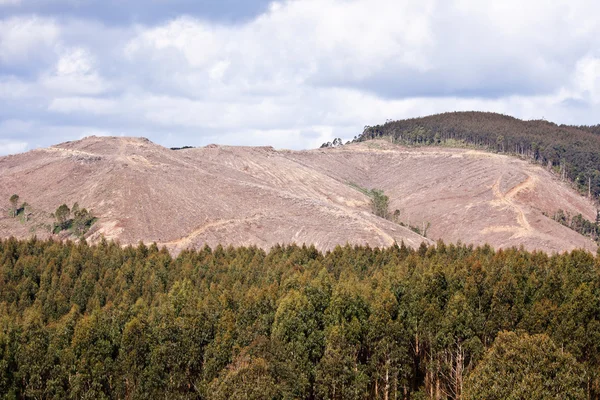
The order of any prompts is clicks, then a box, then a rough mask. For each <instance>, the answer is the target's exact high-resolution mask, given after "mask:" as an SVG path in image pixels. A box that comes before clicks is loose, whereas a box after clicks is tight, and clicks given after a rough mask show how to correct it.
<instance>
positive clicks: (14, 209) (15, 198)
mask: <svg viewBox="0 0 600 400" xmlns="http://www.w3.org/2000/svg"><path fill="white" fill-rule="evenodd" d="M17 204H19V195H18V194H13V195H12V196H10V205H11V211H12V216H13V217H16V216H17V211H18V207H17Z"/></svg>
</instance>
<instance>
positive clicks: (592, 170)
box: [357, 111, 600, 197]
mask: <svg viewBox="0 0 600 400" xmlns="http://www.w3.org/2000/svg"><path fill="white" fill-rule="evenodd" d="M598 133H600V125H596V126H591V127H590V126H569V125H557V124H554V123H552V122H548V121H545V120H535V121H523V120H520V119H517V118H514V117H511V116H508V115H502V114H496V113H489V112H475V111H471V112H449V113H443V114H436V115H431V116H427V117H422V118H411V119H405V120H399V121H388V122H386V123H385V124H383V125H376V126H372V127H366V128H365V130H364V132H363V133H362V134H361V135H360V136H359V137H358V139H357V140H359V141H364V140H371V139H375V138H382V137H388V138H392V140H393V141H394V142H396V143H403V144H450V145H453V144H456V142H462V143H466V144H470V145H475V146H478V147H485V148H488V149H491V150H493V151H497V152H502V153H513V154H514V153H516V154H519V155H522V156H526V157H527V158H529V159H531V160H532V161H534V162H536V163H538V164H540V165H543V166H545V167H546V166H552V167H553V168H554V169H555V170H556V172H559V173H560V174H561V175H562V176H563V177H564V178H566V179H568V180H570V181H572V182H574V183H575V184H576V185H577V186H578V187H579V189H580V190H581V191H582V192H585V193H588V190H589V191H590V192H591V193H592V194H593V195H594V196H596V197H598V196H600V135H599V134H598Z"/></svg>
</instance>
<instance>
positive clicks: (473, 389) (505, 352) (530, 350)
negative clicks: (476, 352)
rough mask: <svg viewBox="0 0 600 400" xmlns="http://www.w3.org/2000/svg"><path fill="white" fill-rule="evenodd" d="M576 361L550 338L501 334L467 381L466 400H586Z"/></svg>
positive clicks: (511, 333) (522, 334)
mask: <svg viewBox="0 0 600 400" xmlns="http://www.w3.org/2000/svg"><path fill="white" fill-rule="evenodd" d="M583 384H584V374H583V370H582V367H581V365H580V364H579V363H578V362H577V361H576V360H575V358H574V357H573V356H572V355H571V354H569V353H567V352H564V351H562V350H561V349H559V348H557V346H556V345H555V344H554V342H553V341H552V340H551V339H550V338H549V337H548V336H547V335H544V334H542V335H532V336H530V335H528V334H526V333H521V334H517V333H514V332H500V333H499V334H498V337H497V338H496V340H495V341H494V344H493V345H492V347H491V348H490V349H489V350H488V352H487V353H486V355H485V356H484V358H483V360H482V361H481V363H480V364H479V365H478V366H477V367H476V368H475V369H474V370H473V372H472V373H471V374H470V375H469V377H468V378H467V380H466V381H465V386H464V397H463V398H464V399H465V400H471V399H472V400H476V399H487V400H495V399H498V400H500V399H506V400H511V399H514V400H517V399H558V398H560V399H584V398H585V392H584V390H583Z"/></svg>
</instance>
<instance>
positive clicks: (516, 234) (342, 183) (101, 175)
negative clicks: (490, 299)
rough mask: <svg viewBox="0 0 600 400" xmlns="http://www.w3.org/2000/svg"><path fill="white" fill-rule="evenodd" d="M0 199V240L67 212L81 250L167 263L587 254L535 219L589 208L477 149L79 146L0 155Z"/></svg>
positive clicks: (519, 165)
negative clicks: (285, 247) (19, 205)
mask: <svg viewBox="0 0 600 400" xmlns="http://www.w3.org/2000/svg"><path fill="white" fill-rule="evenodd" d="M362 188H364V189H381V190H383V191H384V193H385V194H386V195H388V196H389V198H390V207H389V208H390V211H392V212H393V211H394V210H396V209H397V210H399V215H398V214H397V222H399V223H402V224H404V225H412V226H414V227H419V228H420V229H421V230H422V229H423V228H424V227H425V228H426V227H427V225H428V224H429V229H428V231H427V237H428V238H429V239H426V238H424V237H423V236H421V235H419V234H417V233H415V232H413V231H412V230H411V229H408V227H406V226H401V225H400V224H399V223H396V222H392V221H389V220H385V219H382V218H379V217H377V216H375V215H373V214H372V213H371V210H370V204H369V203H370V198H369V197H368V196H367V195H365V194H364V193H363V191H361V189H362ZM14 193H17V194H18V195H19V196H20V198H21V201H26V202H28V203H29V204H30V205H31V207H32V208H33V217H32V218H31V219H30V220H29V221H24V220H22V219H21V220H19V219H17V218H10V217H9V208H10V204H9V202H8V199H9V197H10V196H11V195H12V194H14ZM0 198H2V199H5V200H4V201H2V202H1V203H0V212H1V215H2V218H1V219H0V237H8V236H10V235H16V236H17V237H29V236H31V235H32V234H35V235H37V236H38V237H41V238H43V237H47V236H50V233H49V231H48V229H47V224H48V221H51V217H50V213H51V212H54V210H56V208H57V207H58V206H59V205H60V204H62V203H66V204H67V205H69V206H70V205H72V204H73V203H75V202H78V203H79V205H81V206H82V207H86V208H87V209H90V210H92V211H93V213H94V215H95V216H96V217H98V221H97V222H96V224H95V225H94V226H93V227H92V229H91V230H90V232H89V233H88V236H89V238H90V240H91V241H92V242H94V241H97V240H99V238H100V237H101V236H104V237H106V238H108V239H118V240H119V241H120V242H121V243H123V244H128V243H131V244H136V243H137V242H138V241H140V240H141V241H143V242H146V243H151V242H157V243H158V244H159V245H165V246H167V247H168V248H169V249H170V250H172V251H174V252H175V253H177V252H179V251H181V250H182V249H185V248H188V247H201V246H203V245H204V244H208V245H210V246H213V247H214V246H216V245H217V244H223V245H235V246H237V245H256V246H259V247H261V248H270V247H271V246H273V245H274V244H276V243H292V242H295V243H299V244H301V243H307V244H314V245H315V246H316V247H317V248H318V249H320V250H327V249H332V248H333V247H335V246H336V245H344V244H346V243H350V244H369V245H370V246H389V245H392V244H393V243H394V242H395V241H396V242H398V243H400V242H401V241H404V242H405V243H406V244H407V245H409V246H412V247H416V246H418V245H419V244H420V243H421V242H422V241H426V242H430V240H437V239H443V240H444V241H452V242H456V241H459V240H461V241H462V242H464V243H473V244H484V243H489V244H491V245H492V246H494V247H510V246H520V245H523V246H524V247H525V248H527V249H530V250H534V249H538V250H544V251H549V252H552V251H565V250H571V249H574V248H585V249H588V250H590V251H595V250H596V245H595V244H594V243H593V242H592V241H591V240H590V239H588V238H585V237H584V236H582V235H580V234H578V233H576V232H574V231H573V230H571V229H569V228H566V227H564V226H562V225H560V224H558V223H557V222H555V221H553V220H552V219H550V218H548V217H546V216H544V215H543V213H546V214H548V215H553V214H554V213H555V212H556V211H557V210H558V209H563V210H565V211H567V212H569V213H570V214H571V215H576V214H582V215H583V216H584V217H585V218H586V219H588V220H592V221H593V220H595V217H596V209H595V207H594V205H593V204H592V202H591V201H589V200H587V199H586V198H584V197H582V196H580V195H579V194H577V193H576V192H575V191H573V190H572V189H570V188H569V186H568V185H566V184H565V183H564V182H560V181H559V180H558V179H557V178H556V177H555V176H554V175H553V174H551V173H550V172H548V171H547V170H545V169H543V168H541V167H539V166H537V165H533V164H531V163H528V162H526V161H523V160H519V159H516V158H512V157H507V156H503V155H498V154H490V153H485V152H482V151H475V150H468V149H452V148H438V147H426V148H406V147H402V146H398V145H393V144H389V143H387V142H385V141H367V142H364V143H354V144H351V145H347V146H343V147H341V148H332V149H320V150H309V151H288V150H281V151H276V150H274V149H272V148H264V147H263V148H260V147H257V148H249V147H227V146H216V145H211V146H207V147H204V148H189V149H182V150H177V151H174V150H170V149H166V148H164V147H162V146H159V145H156V144H154V143H152V142H150V141H148V140H146V139H137V138H114V137H112V138H110V137H89V138H86V139H83V140H80V141H75V142H67V143H63V144H60V145H56V146H53V147H50V148H47V149H38V150H33V151H30V152H27V153H24V154H18V155H13V156H8V157H2V158H0ZM45 225H46V226H45ZM62 237H65V236H64V234H63V236H62Z"/></svg>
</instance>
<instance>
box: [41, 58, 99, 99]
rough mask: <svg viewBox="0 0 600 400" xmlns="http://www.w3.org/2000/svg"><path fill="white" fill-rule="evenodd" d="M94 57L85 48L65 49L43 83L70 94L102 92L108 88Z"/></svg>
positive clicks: (53, 89)
mask: <svg viewBox="0 0 600 400" xmlns="http://www.w3.org/2000/svg"><path fill="white" fill-rule="evenodd" d="M94 62H95V61H94V57H93V56H92V54H91V53H90V52H89V51H88V50H87V49H84V48H81V47H76V48H72V49H67V50H65V51H63V54H62V55H61V57H60V58H59V59H58V62H57V63H56V66H55V68H54V70H53V71H52V72H51V73H47V74H45V75H44V76H43V77H42V78H41V84H42V86H44V87H45V88H47V89H50V90H52V91H54V92H60V93H69V94H86V95H94V94H100V93H102V92H104V91H106V90H107V89H108V86H109V85H108V83H107V82H105V81H104V80H103V79H102V78H101V77H100V76H99V75H98V73H97V72H96V70H95V68H94Z"/></svg>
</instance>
